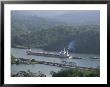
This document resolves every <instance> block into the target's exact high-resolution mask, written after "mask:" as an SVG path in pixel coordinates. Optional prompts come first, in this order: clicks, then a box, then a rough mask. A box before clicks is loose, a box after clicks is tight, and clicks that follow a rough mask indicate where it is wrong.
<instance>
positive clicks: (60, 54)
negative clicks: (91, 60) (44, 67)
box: [26, 48, 72, 59]
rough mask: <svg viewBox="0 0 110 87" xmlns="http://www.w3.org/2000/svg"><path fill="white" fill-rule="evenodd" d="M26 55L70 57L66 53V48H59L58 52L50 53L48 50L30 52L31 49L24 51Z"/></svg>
mask: <svg viewBox="0 0 110 87" xmlns="http://www.w3.org/2000/svg"><path fill="white" fill-rule="evenodd" d="M26 53H27V55H36V56H44V57H57V58H69V59H70V58H72V56H70V54H69V53H68V50H65V48H64V50H61V51H60V52H58V53H50V52H32V51H31V49H29V50H28V51H26Z"/></svg>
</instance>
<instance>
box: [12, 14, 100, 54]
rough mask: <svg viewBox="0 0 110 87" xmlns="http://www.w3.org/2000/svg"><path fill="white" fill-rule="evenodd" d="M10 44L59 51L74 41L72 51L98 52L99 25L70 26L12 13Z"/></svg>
mask: <svg viewBox="0 0 110 87" xmlns="http://www.w3.org/2000/svg"><path fill="white" fill-rule="evenodd" d="M11 29H12V30H11V46H12V47H19V48H28V47H31V48H42V49H44V50H52V51H59V50H61V49H63V48H64V47H67V46H68V44H69V43H70V42H71V41H73V40H74V41H75V44H76V46H75V48H76V50H75V51H74V52H77V53H100V27H99V25H80V26H76V25H75V26H74V25H73V26H72V25H68V24H64V23H59V22H54V21H52V20H46V19H45V18H39V17H31V16H26V17H25V16H23V15H22V16H19V15H17V16H14V15H12V23H11Z"/></svg>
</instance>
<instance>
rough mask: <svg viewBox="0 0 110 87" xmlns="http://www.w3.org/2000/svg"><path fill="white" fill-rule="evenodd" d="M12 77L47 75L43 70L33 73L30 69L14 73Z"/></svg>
mask: <svg viewBox="0 0 110 87" xmlns="http://www.w3.org/2000/svg"><path fill="white" fill-rule="evenodd" d="M11 76H12V77H46V75H45V74H43V73H42V72H40V71H39V72H38V73H33V72H31V71H30V70H27V71H19V72H18V73H17V74H12V75H11Z"/></svg>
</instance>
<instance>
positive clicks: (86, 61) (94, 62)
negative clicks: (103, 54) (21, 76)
mask: <svg viewBox="0 0 110 87" xmlns="http://www.w3.org/2000/svg"><path fill="white" fill-rule="evenodd" d="M26 50H27V49H18V48H11V54H12V55H13V56H15V57H17V58H26V59H35V60H39V61H47V62H54V63H62V61H66V62H75V63H76V64H77V65H78V66H81V67H93V68H96V67H98V66H100V55H96V54H76V53H73V54H70V55H71V56H74V57H81V58H83V59H65V58H53V57H42V56H34V55H27V54H26ZM32 51H33V52H42V51H43V50H41V49H32ZM52 53H55V52H52ZM91 57H98V58H99V59H91ZM61 69H62V68H60V67H55V66H49V65H42V64H34V65H25V64H20V65H16V64H12V65H11V74H15V73H17V72H18V71H27V70H30V71H31V72H34V73H38V72H39V71H41V72H42V73H43V74H45V75H46V76H51V74H50V72H51V71H54V72H58V71H60V70H61Z"/></svg>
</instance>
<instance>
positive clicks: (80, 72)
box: [52, 68, 100, 77]
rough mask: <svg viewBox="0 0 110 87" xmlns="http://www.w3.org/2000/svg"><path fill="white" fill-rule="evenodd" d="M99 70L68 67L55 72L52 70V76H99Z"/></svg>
mask: <svg viewBox="0 0 110 87" xmlns="http://www.w3.org/2000/svg"><path fill="white" fill-rule="evenodd" d="M99 76H100V70H99V68H97V69H78V68H76V69H68V70H61V71H59V72H57V73H55V72H53V73H52V77H99Z"/></svg>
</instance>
